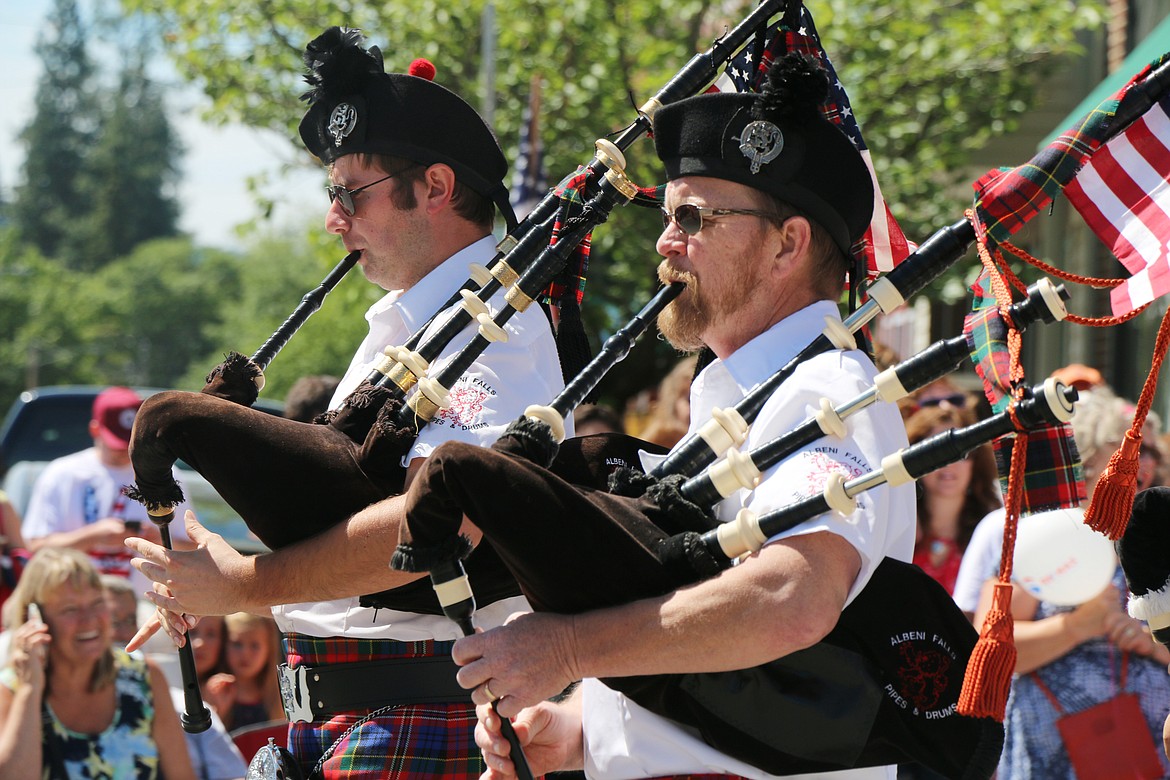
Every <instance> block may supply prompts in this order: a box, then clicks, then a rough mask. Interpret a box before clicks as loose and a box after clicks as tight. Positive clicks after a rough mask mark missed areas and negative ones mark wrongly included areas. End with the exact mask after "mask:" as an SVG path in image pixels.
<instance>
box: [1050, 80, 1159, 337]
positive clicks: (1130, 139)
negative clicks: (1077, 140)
mask: <svg viewBox="0 0 1170 780" xmlns="http://www.w3.org/2000/svg"><path fill="white" fill-rule="evenodd" d="M1168 114H1170V95H1165V96H1163V97H1162V99H1161V100H1160V101H1159V102H1157V103H1155V104H1154V105H1153V106H1151V107H1150V109H1149V110H1148V111H1147V112H1146V113H1145V114H1144V115H1142V116H1141V117H1140V118H1139V119H1137V121H1135V122H1134V123H1133V124H1131V125H1130V126H1129V127H1127V128H1125V129H1124V130H1123V131H1121V132H1120V133H1118V134H1117V135H1116V136H1114V137H1113V138H1112V139H1110V140H1109V142H1108V143H1106V144H1105V145H1104V146H1102V147H1101V148H1100V149H1098V150H1097V151H1096V152H1094V153H1093V156H1092V157H1090V158H1089V161H1088V162H1087V163H1086V164H1085V167H1084V168H1082V169H1081V171H1080V172H1079V173H1078V174H1077V177H1076V178H1075V179H1074V180H1073V181H1072V183H1070V184H1069V185H1068V186H1067V187H1066V188H1065V194H1067V195H1068V199H1069V200H1070V201H1071V202H1072V204H1073V206H1075V207H1076V209H1077V211H1079V212H1080V214H1081V216H1082V217H1084V220H1085V222H1086V223H1087V224H1088V225H1089V227H1090V228H1092V230H1093V232H1094V233H1096V234H1097V237H1098V238H1100V239H1101V240H1102V241H1103V242H1104V243H1105V245H1106V246H1107V247H1109V249H1110V250H1111V251H1112V252H1113V254H1114V255H1115V256H1116V257H1117V259H1118V260H1120V261H1121V264H1122V265H1124V266H1125V268H1126V270H1128V271H1129V272H1130V274H1131V276H1130V278H1129V279H1127V280H1125V282H1123V283H1122V284H1120V285H1118V286H1117V287H1115V288H1114V289H1113V291H1112V293H1111V296H1110V298H1111V303H1112V304H1113V314H1114V316H1121V315H1123V314H1126V313H1128V312H1130V311H1133V310H1134V309H1136V308H1138V307H1139V306H1143V305H1145V304H1147V303H1149V302H1150V301H1152V300H1154V299H1155V298H1157V297H1159V296H1161V295H1164V294H1166V293H1167V292H1170V184H1167V179H1168V178H1170V117H1168V116H1167V115H1168Z"/></svg>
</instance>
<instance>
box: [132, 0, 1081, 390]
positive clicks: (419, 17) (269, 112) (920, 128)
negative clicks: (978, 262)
mask: <svg viewBox="0 0 1170 780" xmlns="http://www.w3.org/2000/svg"><path fill="white" fill-rule="evenodd" d="M809 3H810V8H811V10H812V12H813V13H814V15H815V16H816V17H817V23H818V25H819V28H820V32H821V35H822V38H823V40H824V43H825V46H826V48H827V49H828V52H829V54H830V56H831V57H832V59H833V61H834V63H835V64H836V66H837V68H838V71H839V73H840V76H841V78H842V80H843V81H844V82H845V84H846V85H847V86H848V88H849V92H850V96H851V98H852V100H853V105H854V108H855V109H856V111H857V113H858V116H859V117H860V118H861V122H862V125H863V129H864V131H865V135H866V139H867V141H868V143H869V144H870V146H871V148H872V149H873V156H874V159H875V162H876V165H877V168H878V174H879V176H880V177H881V181H882V186H883V190H884V191H885V192H886V195H887V198H888V199H889V200H890V201H891V203H892V205H893V207H894V209H895V213H896V214H897V216H898V217H899V218H900V219H901V220H902V222H903V224H904V227H905V228H906V230H907V233H908V234H909V236H910V237H911V238H912V239H921V238H925V236H926V235H928V234H929V233H930V232H933V230H935V229H937V228H939V227H941V226H942V225H943V224H949V223H950V222H953V221H954V220H955V219H957V218H958V217H959V216H960V215H961V212H962V208H963V207H964V206H965V205H966V202H965V198H967V197H969V196H968V195H967V194H966V193H963V194H960V195H956V190H955V185H956V182H957V181H959V180H960V179H961V177H962V176H963V175H964V174H963V173H962V165H963V162H964V161H965V159H966V155H967V154H968V153H969V152H970V150H971V149H972V148H976V147H978V146H979V145H980V144H982V143H984V142H985V141H986V139H987V138H989V137H991V136H992V135H997V134H1001V133H1004V132H1007V131H1008V130H1010V129H1011V128H1012V127H1013V126H1014V123H1015V122H1016V120H1017V119H1018V117H1019V116H1021V115H1022V114H1023V113H1024V112H1026V111H1027V110H1028V108H1029V106H1030V104H1031V102H1032V99H1033V97H1034V93H1035V90H1036V85H1037V84H1038V83H1040V81H1041V79H1042V77H1043V76H1044V75H1045V72H1046V69H1047V68H1048V67H1051V66H1052V65H1053V64H1054V63H1056V62H1057V59H1056V58H1057V56H1058V55H1060V54H1062V53H1064V52H1069V51H1072V50H1074V49H1075V47H1076V41H1075V34H1076V32H1077V31H1078V30H1081V29H1085V28H1087V27H1089V26H1091V25H1094V24H1097V23H1099V22H1100V13H1099V6H1098V5H1097V4H1095V3H1091V2H1089V3H1082V2H1074V0H1057V2H1050V1H1049V0H978V1H977V2H974V3H962V2H953V0H951V1H949V2H948V1H947V0H882V2H876V0H861V1H860V2H859V1H858V0H809ZM485 4H486V0H468V2H465V3H462V4H459V5H456V6H452V5H451V4H450V3H443V2H438V0H401V1H400V2H395V3H373V4H369V3H352V2H349V1H348V0H326V2H323V3H322V2H310V0H265V2H262V3H261V2H258V1H257V0H123V5H124V6H125V7H126V8H127V9H129V10H133V11H139V12H143V13H146V14H149V15H151V16H152V17H154V18H156V19H157V20H158V21H159V23H160V25H161V26H162V27H163V29H165V30H167V31H168V33H167V35H166V45H167V50H168V52H169V53H170V55H171V57H172V59H173V60H174V62H175V63H176V66H177V67H178V69H179V72H180V73H181V74H182V75H183V77H185V78H187V79H189V80H190V81H192V82H195V83H198V84H200V85H202V86H203V88H204V91H205V92H206V94H207V95H208V97H209V98H210V100H211V106H210V108H209V110H208V116H209V117H210V118H211V119H212V120H213V121H223V122H242V123H244V124H248V125H252V126H256V127H263V128H268V129H271V130H276V131H277V132H281V133H283V134H284V135H285V136H286V137H288V138H289V139H290V143H293V144H294V145H296V146H298V147H299V140H298V138H297V135H296V130H295V128H296V124H297V123H298V122H299V120H300V118H301V116H302V115H303V112H304V106H303V104H301V103H299V102H298V101H296V100H295V99H294V97H295V96H296V95H298V94H300V93H301V92H303V91H304V86H303V84H301V83H300V76H301V74H302V71H303V68H302V65H301V60H300V56H301V52H302V51H303V48H304V45H305V43H306V42H307V41H309V40H310V39H311V38H312V37H314V36H315V35H317V34H319V33H320V31H321V30H322V29H324V28H325V27H327V26H329V25H333V24H338V23H339V22H342V23H344V24H346V25H347V26H351V27H358V28H362V29H364V30H365V31H366V32H367V34H368V35H369V37H370V39H371V41H372V42H374V43H377V44H378V45H380V46H381V48H382V50H383V52H384V53H385V55H386V63H387V68H388V69H397V70H404V69H405V68H406V66H407V65H408V64H409V62H410V61H411V60H412V59H413V58H415V57H418V56H426V57H428V58H430V59H432V60H433V61H434V62H435V63H436V66H437V69H438V76H437V77H436V80H437V81H439V82H440V83H443V84H444V85H445V86H448V87H450V88H452V89H454V90H455V91H456V92H459V93H460V94H463V95H465V96H468V97H469V99H470V100H471V102H473V104H474V103H476V102H477V101H480V100H481V99H482V97H481V83H480V71H481V63H480V61H479V59H480V52H481V50H482V35H481V30H480V17H481V14H482V12H483V9H484V6H485ZM753 5H754V3H753V2H750V0H723V1H722V2H704V1H703V0H679V1H678V2H671V3H669V4H667V3H652V2H646V3H601V2H590V1H589V0H571V1H570V2H551V0H534V1H533V2H527V3H497V4H496V18H497V23H496V29H497V31H498V32H497V40H496V51H497V57H496V64H495V81H494V84H493V85H492V88H493V90H494V92H495V95H496V101H495V102H496V110H495V119H494V125H495V128H496V130H497V133H498V137H499V138H500V139H501V141H502V143H503V145H504V149H505V153H506V154H507V156H508V158H509V159H513V160H514V159H515V157H516V154H515V153H516V145H517V140H516V139H517V138H518V127H519V123H520V118H521V115H522V108H523V105H524V103H525V101H526V100H527V93H528V84H529V82H530V79H531V77H532V75H533V74H538V75H540V76H541V77H542V78H543V80H544V90H543V96H544V99H543V105H542V110H543V114H544V115H543V117H542V123H541V128H542V129H541V132H542V137H543V141H544V149H545V160H546V163H547V165H548V170H549V174H550V177H551V178H552V179H553V180H554V181H555V180H556V179H557V178H559V177H561V176H565V175H568V174H569V173H571V172H572V171H573V170H574V169H575V167H576V166H577V165H579V164H581V163H584V162H586V161H587V160H588V159H589V158H590V157H591V155H592V151H593V140H594V139H595V138H597V137H599V136H603V135H606V134H608V133H611V132H613V131H615V130H618V129H620V128H621V127H623V126H624V125H626V124H628V123H629V121H630V120H631V119H632V118H633V116H634V109H633V107H632V105H631V103H634V104H641V103H642V102H643V101H644V100H645V99H646V98H648V97H649V96H650V95H652V94H654V93H655V92H656V91H657V90H658V89H659V88H660V87H661V86H662V85H664V84H665V83H666V82H667V81H668V79H669V78H670V77H671V76H672V75H673V74H674V73H675V72H676V71H677V70H678V69H679V68H680V67H681V66H682V65H683V64H684V63H685V62H686V61H687V60H688V59H689V58H690V57H691V56H692V54H693V53H694V52H696V51H699V50H703V49H706V48H707V47H708V46H709V45H710V44H711V42H712V41H713V40H714V39H715V38H716V37H717V36H719V35H720V34H721V33H722V32H723V31H724V30H725V29H726V27H727V26H728V25H733V24H735V23H737V22H738V21H739V20H740V19H742V18H743V17H744V16H746V14H747V12H748V11H749V10H750V8H751V7H752V6H753ZM1021 20H1023V23H1021ZM631 96H632V98H633V100H632V101H631ZM627 158H628V160H629V168H628V172H629V173H630V175H631V178H632V179H633V180H634V181H635V182H637V183H638V184H641V185H650V184H656V183H660V182H661V181H662V179H663V178H664V177H663V174H662V172H661V169H660V167H659V166H658V165H657V161H656V158H655V156H654V153H653V150H652V149H651V148H650V145H649V143H648V142H645V141H643V142H640V143H638V144H635V145H633V146H632V147H631V148H630V149H629V150H628V151H627ZM1015 162H1018V161H1005V163H1006V164H1012V163H1015ZM658 229H659V222H658V215H657V214H653V213H649V212H646V211H642V210H639V209H636V208H632V207H626V208H621V209H617V210H616V211H615V213H614V214H613V216H612V217H611V219H610V221H609V223H608V224H607V225H605V226H604V227H603V228H602V229H600V230H598V231H597V232H596V233H595V235H594V252H593V258H594V260H593V263H592V271H591V277H592V278H591V281H590V283H589V289H588V290H587V301H586V312H585V314H586V318H587V323H588V324H589V326H590V329H591V330H592V332H593V333H594V334H599V335H602V336H603V335H604V334H605V333H607V332H610V331H612V330H613V328H614V327H615V325H616V324H618V323H619V322H622V321H624V320H625V319H626V318H627V317H628V316H629V315H630V314H631V313H632V312H633V311H634V310H636V309H637V308H638V307H639V306H640V305H641V303H642V302H644V301H645V300H646V299H647V298H648V297H649V292H650V290H651V288H652V287H653V286H654V284H655V283H656V280H655V275H654V267H655V265H656V264H657V262H656V258H655V256H654V253H653V249H652V247H651V240H652V239H651V237H652V236H654V235H656V234H657V231H658ZM595 346H596V345H595ZM651 346H653V343H652V344H651ZM653 352H654V354H653V355H652V356H650V357H649V358H648V359H643V360H639V361H638V364H639V367H640V368H642V369H644V370H643V371H642V372H641V373H640V374H639V376H640V377H641V378H640V379H634V380H631V384H632V385H633V386H635V387H637V386H639V383H640V386H647V385H649V384H651V383H652V382H653V377H655V376H660V375H661V374H662V373H664V367H665V366H666V365H667V364H668V363H670V362H672V361H673V359H674V356H673V355H672V354H671V353H670V351H669V350H668V349H665V348H663V347H661V345H659V348H658V349H656V350H653ZM630 362H633V361H630Z"/></svg>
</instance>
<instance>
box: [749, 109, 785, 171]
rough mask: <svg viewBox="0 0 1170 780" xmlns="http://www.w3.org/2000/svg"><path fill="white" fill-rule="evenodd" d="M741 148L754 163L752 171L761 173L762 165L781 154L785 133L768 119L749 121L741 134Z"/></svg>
mask: <svg viewBox="0 0 1170 780" xmlns="http://www.w3.org/2000/svg"><path fill="white" fill-rule="evenodd" d="M738 140H739V150H740V151H741V152H743V156H744V157H746V158H748V160H750V161H751V164H752V173H759V172H760V166H761V165H767V164H768V163H770V162H772V161H773V160H775V159H776V158H777V157H779V156H780V152H781V151H782V150H783V149H784V133H781V132H780V128H779V127H777V126H776V125H774V124H772V123H771V122H768V121H766V120H762V119H758V120H756V121H755V122H749V123H748V124H747V126H746V127H744V129H743V132H742V133H740V134H739V139H738Z"/></svg>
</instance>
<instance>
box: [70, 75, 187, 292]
mask: <svg viewBox="0 0 1170 780" xmlns="http://www.w3.org/2000/svg"><path fill="white" fill-rule="evenodd" d="M115 96H116V99H115V100H113V101H112V105H110V106H109V107H108V108H107V109H106V111H105V113H104V116H103V118H102V123H101V128H100V133H99V137H98V139H97V142H96V144H95V145H94V148H93V149H92V150H91V151H90V152H89V154H88V155H87V157H86V160H85V171H84V173H85V175H84V176H83V177H82V179H81V181H79V182H78V189H79V190H80V192H81V193H82V194H83V195H84V202H85V204H86V209H85V212H84V213H83V214H82V215H80V216H79V217H78V218H77V219H76V220H75V224H74V227H73V228H72V229H71V230H70V231H69V233H68V234H67V236H66V241H65V246H64V247H63V251H62V255H63V257H64V258H65V259H66V260H68V261H70V262H71V264H72V265H73V266H74V267H76V268H81V269H86V270H92V269H95V268H101V267H103V266H104V265H106V264H107V263H109V262H110V261H111V260H113V259H114V258H116V257H121V256H123V255H125V254H127V253H128V252H130V251H131V250H133V249H134V248H135V247H137V246H138V245H139V244H141V243H142V242H144V241H149V240H151V239H155V238H164V237H167V236H174V235H176V234H177V233H178V220H179V206H178V203H177V202H176V200H175V195H174V192H175V184H176V183H177V182H176V180H177V178H178V167H177V156H178V152H179V147H178V140H177V139H176V137H175V134H174V131H173V130H172V129H171V125H170V122H169V121H168V119H167V116H166V110H165V107H164V106H163V101H162V96H161V94H160V93H159V89H158V87H157V85H155V84H154V83H152V82H151V81H150V79H149V78H147V76H146V73H145V69H144V66H143V63H142V62H141V61H139V62H137V63H131V64H129V65H127V66H126V68H125V70H124V71H123V72H122V74H121V79H120V83H119V86H118V89H117V91H116V93H115Z"/></svg>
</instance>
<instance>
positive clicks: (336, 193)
mask: <svg viewBox="0 0 1170 780" xmlns="http://www.w3.org/2000/svg"><path fill="white" fill-rule="evenodd" d="M399 173H402V171H397V172H395V173H389V174H386V175H385V176H383V177H382V178H380V179H378V180H376V181H372V182H370V183H369V184H363V185H362V186H360V187H358V188H357V189H353V190H347V189H346V188H345V187H342V186H341V185H340V184H330V185H329V186H328V187H326V188H325V191H326V192H328V193H329V202H330V203H333V201H335V200H339V201H341V210H342V211H344V212H345V214H346V216H350V217H352V216H353V215H354V212H355V211H356V208H355V207H354V205H353V196H354V195H357V194H358V193H360V192H364V191H366V190H368V189H369V188H370V187H373V186H374V185H375V184H381V183H382V182H384V181H386V180H387V179H393V178H394V177H395V176H397V175H398V174H399Z"/></svg>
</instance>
